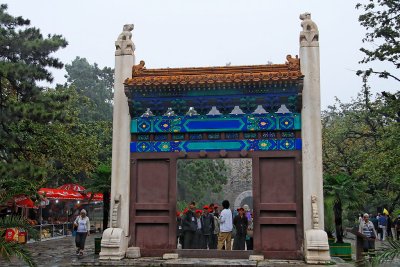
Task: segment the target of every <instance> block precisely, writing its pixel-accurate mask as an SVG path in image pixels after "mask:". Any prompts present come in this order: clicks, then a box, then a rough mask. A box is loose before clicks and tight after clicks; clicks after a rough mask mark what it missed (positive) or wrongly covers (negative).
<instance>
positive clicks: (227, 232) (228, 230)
mask: <svg viewBox="0 0 400 267" xmlns="http://www.w3.org/2000/svg"><path fill="white" fill-rule="evenodd" d="M222 207H223V208H224V209H223V210H222V211H221V214H220V216H219V221H220V233H219V235H218V249H219V250H221V249H222V247H223V246H224V245H225V249H226V250H231V242H232V228H233V226H232V211H231V210H230V209H229V201H228V200H224V201H222ZM225 242H226V244H225Z"/></svg>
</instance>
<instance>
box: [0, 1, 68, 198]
mask: <svg viewBox="0 0 400 267" xmlns="http://www.w3.org/2000/svg"><path fill="white" fill-rule="evenodd" d="M29 24H30V22H29V20H26V19H23V18H22V17H13V16H11V15H10V14H8V13H7V6H6V5H1V6H0V47H1V48H2V49H0V173H1V177H2V179H1V183H0V186H1V189H2V190H5V191H6V192H7V193H8V194H11V193H12V194H19V193H27V194H35V193H36V189H37V187H38V186H40V185H41V184H43V182H44V181H45V179H46V177H47V170H48V167H49V163H48V161H46V164H42V163H43V162H44V161H45V160H44V159H43V158H44V157H46V155H50V154H51V151H50V150H48V149H47V150H46V149H45V148H43V149H42V150H41V151H42V153H40V155H39V156H38V154H39V153H36V152H35V151H34V148H33V147H34V146H35V145H34V143H35V142H36V141H37V140H38V139H39V138H40V137H39V136H38V135H37V130H38V129H39V128H42V129H45V128H47V127H48V126H49V125H50V124H52V123H55V122H61V121H65V114H64V112H63V107H64V102H65V101H68V99H69V96H68V95H65V94H51V93H48V92H47V91H46V90H45V88H43V87H40V86H39V85H38V82H39V81H47V82H51V81H52V80H53V77H52V75H51V73H50V71H49V69H51V68H61V67H62V63H61V62H60V61H59V60H58V59H57V58H55V57H53V56H52V54H53V53H54V52H55V51H57V50H58V49H60V48H63V47H65V46H66V45H67V42H66V41H65V40H64V38H62V36H60V35H48V36H47V38H44V37H43V36H42V34H41V33H40V30H38V29H36V28H33V27H30V26H29Z"/></svg>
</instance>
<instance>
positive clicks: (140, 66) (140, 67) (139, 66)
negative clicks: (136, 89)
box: [132, 60, 146, 77]
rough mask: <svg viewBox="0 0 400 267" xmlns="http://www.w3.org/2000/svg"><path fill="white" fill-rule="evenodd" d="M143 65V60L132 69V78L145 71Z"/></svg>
mask: <svg viewBox="0 0 400 267" xmlns="http://www.w3.org/2000/svg"><path fill="white" fill-rule="evenodd" d="M144 64H146V63H145V62H144V60H140V62H139V64H137V65H134V66H133V67H132V77H133V76H136V75H139V74H141V73H142V72H143V70H144V69H146V67H145V66H144Z"/></svg>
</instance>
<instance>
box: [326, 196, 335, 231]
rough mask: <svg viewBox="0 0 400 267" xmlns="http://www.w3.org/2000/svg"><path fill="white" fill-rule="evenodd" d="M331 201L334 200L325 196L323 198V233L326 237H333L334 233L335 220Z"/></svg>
mask: <svg viewBox="0 0 400 267" xmlns="http://www.w3.org/2000/svg"><path fill="white" fill-rule="evenodd" d="M333 201H334V198H333V197H331V196H325V198H324V225H325V229H324V230H325V232H326V233H327V234H328V237H330V238H331V237H333V232H334V231H335V219H334V214H333Z"/></svg>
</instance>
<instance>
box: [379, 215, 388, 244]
mask: <svg viewBox="0 0 400 267" xmlns="http://www.w3.org/2000/svg"><path fill="white" fill-rule="evenodd" d="M386 227H387V217H386V214H382V215H381V216H380V217H379V219H378V228H379V229H380V231H379V240H382V241H385V239H386Z"/></svg>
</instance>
